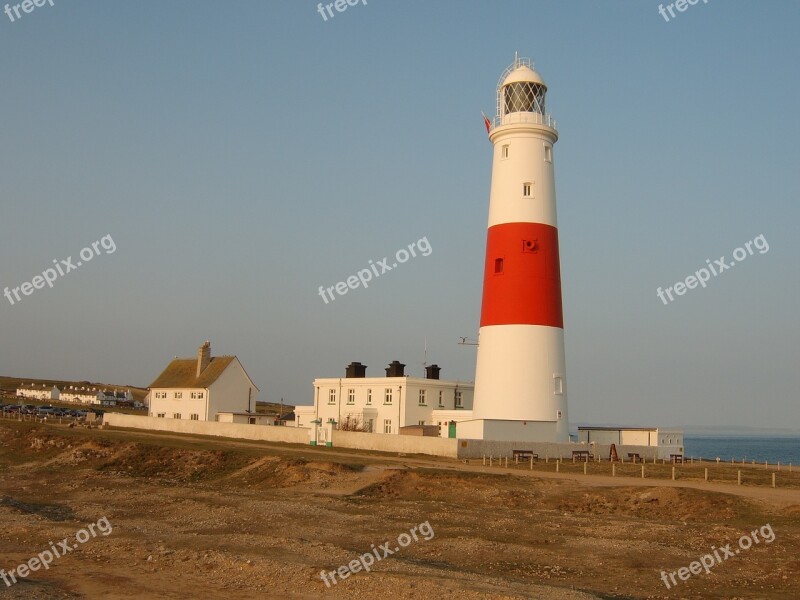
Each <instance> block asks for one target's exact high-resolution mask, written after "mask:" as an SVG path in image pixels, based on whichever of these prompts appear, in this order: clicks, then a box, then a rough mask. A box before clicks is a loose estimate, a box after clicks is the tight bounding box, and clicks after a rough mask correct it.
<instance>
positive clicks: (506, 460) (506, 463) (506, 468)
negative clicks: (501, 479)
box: [506, 456, 508, 469]
mask: <svg viewBox="0 0 800 600" xmlns="http://www.w3.org/2000/svg"><path fill="white" fill-rule="evenodd" d="M507 468H508V457H507V456H506V469H507Z"/></svg>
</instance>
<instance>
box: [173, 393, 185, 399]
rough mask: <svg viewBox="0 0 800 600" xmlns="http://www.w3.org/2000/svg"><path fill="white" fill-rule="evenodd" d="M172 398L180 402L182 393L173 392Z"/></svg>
mask: <svg viewBox="0 0 800 600" xmlns="http://www.w3.org/2000/svg"><path fill="white" fill-rule="evenodd" d="M174 396H175V400H180V399H181V398H183V392H175V394H174Z"/></svg>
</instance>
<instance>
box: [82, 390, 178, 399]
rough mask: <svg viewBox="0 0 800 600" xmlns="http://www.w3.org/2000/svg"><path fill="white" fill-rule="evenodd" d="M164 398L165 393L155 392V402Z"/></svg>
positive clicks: (165, 396)
mask: <svg viewBox="0 0 800 600" xmlns="http://www.w3.org/2000/svg"><path fill="white" fill-rule="evenodd" d="M78 397H80V398H83V396H78ZM166 398H167V392H156V400H162V399H164V400H166Z"/></svg>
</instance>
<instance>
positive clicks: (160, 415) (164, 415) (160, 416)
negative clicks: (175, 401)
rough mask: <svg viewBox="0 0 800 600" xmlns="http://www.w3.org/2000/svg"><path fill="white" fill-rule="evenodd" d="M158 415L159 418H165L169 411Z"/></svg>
mask: <svg viewBox="0 0 800 600" xmlns="http://www.w3.org/2000/svg"><path fill="white" fill-rule="evenodd" d="M156 416H157V417H158V418H159V419H163V418H164V417H166V416H167V413H158V414H157V415H156Z"/></svg>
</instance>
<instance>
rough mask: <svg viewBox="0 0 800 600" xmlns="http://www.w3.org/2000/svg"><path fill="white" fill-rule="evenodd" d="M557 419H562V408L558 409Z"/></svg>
mask: <svg viewBox="0 0 800 600" xmlns="http://www.w3.org/2000/svg"><path fill="white" fill-rule="evenodd" d="M556 419H559V420H560V419H561V411H560V410H557V411H556Z"/></svg>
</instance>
